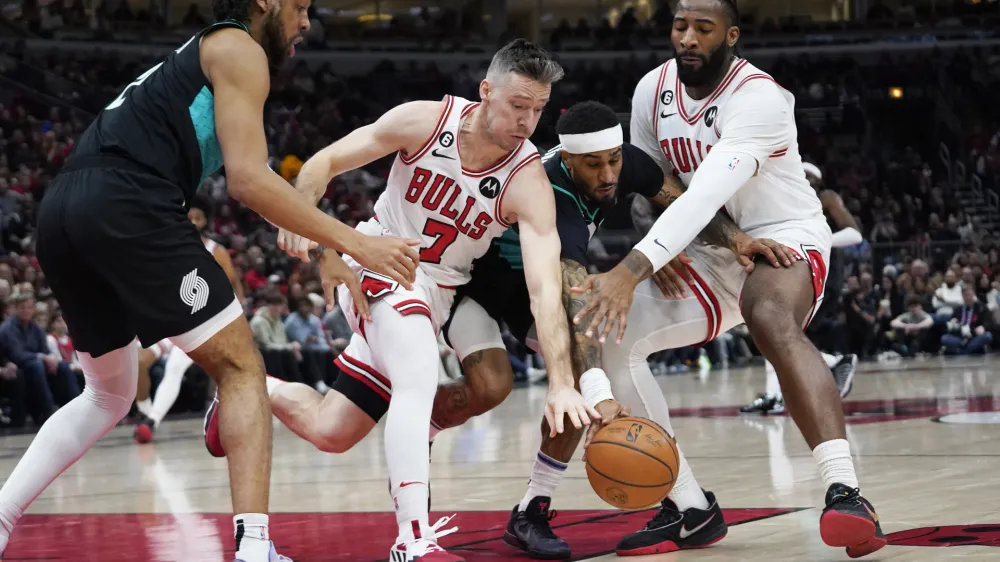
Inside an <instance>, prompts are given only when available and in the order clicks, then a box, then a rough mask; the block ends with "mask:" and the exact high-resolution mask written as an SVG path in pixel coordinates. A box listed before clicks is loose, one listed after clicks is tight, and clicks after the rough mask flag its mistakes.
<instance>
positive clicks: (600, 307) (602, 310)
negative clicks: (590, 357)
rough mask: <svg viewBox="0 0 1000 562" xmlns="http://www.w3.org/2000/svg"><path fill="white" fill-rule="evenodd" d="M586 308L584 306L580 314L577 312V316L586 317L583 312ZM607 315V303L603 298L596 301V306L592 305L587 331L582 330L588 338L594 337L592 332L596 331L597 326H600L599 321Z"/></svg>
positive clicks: (592, 298)
mask: <svg viewBox="0 0 1000 562" xmlns="http://www.w3.org/2000/svg"><path fill="white" fill-rule="evenodd" d="M590 300H591V301H593V300H594V297H591V299H590ZM586 310H587V308H586V307H584V309H583V310H581V311H580V314H578V315H577V316H578V317H579V316H583V317H586V314H585V312H586ZM607 315H608V308H607V303H605V302H604V301H603V300H602V301H599V302H598V303H597V306H596V307H594V312H593V313H592V314H591V315H590V324H588V325H587V331H586V332H584V333H585V334H586V336H587V337H588V338H592V337H594V333H595V332H596V331H597V329H598V328H600V327H601V322H602V321H603V320H604V318H605V317H606V316H607Z"/></svg>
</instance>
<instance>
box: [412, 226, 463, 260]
mask: <svg viewBox="0 0 1000 562" xmlns="http://www.w3.org/2000/svg"><path fill="white" fill-rule="evenodd" d="M423 234H424V236H433V237H434V238H435V240H434V243H433V244H431V245H430V246H429V247H427V248H420V261H422V262H425V263H441V255H442V254H444V252H445V250H447V249H448V246H451V245H452V244H454V243H455V240H457V239H458V229H457V228H455V225H453V224H448V223H444V222H441V221H438V220H434V219H427V223H426V224H424V231H423Z"/></svg>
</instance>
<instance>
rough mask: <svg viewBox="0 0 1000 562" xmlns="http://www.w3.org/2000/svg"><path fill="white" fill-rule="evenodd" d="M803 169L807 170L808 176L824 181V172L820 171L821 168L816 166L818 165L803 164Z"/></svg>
mask: <svg viewBox="0 0 1000 562" xmlns="http://www.w3.org/2000/svg"><path fill="white" fill-rule="evenodd" d="M802 169H803V170H805V172H806V175H807V176H808V175H813V176H816V179H818V180H822V179H823V172H821V171H819V167H818V166H816V164H813V163H812V162H803V163H802Z"/></svg>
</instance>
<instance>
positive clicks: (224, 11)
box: [212, 0, 253, 22]
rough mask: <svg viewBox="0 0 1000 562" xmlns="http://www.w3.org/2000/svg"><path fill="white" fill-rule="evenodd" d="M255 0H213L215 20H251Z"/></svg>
mask: <svg viewBox="0 0 1000 562" xmlns="http://www.w3.org/2000/svg"><path fill="white" fill-rule="evenodd" d="M252 4H253V0H212V16H214V17H215V21H225V20H236V21H241V22H248V21H250V6H251V5H252Z"/></svg>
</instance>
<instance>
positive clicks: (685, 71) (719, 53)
mask: <svg viewBox="0 0 1000 562" xmlns="http://www.w3.org/2000/svg"><path fill="white" fill-rule="evenodd" d="M694 56H697V57H698V58H700V59H701V68H697V69H695V68H691V67H689V66H685V65H684V63H683V62H681V53H680V52H679V51H678V52H677V53H676V54H675V55H674V59H675V60H676V61H677V76H678V77H679V78H680V79H681V84H684V85H685V86H689V87H692V88H700V87H702V86H707V85H709V84H711V83H712V82H715V81H716V80H718V79H720V78H721V77H722V69H723V67H724V66H725V65H726V62H728V61H729V59H730V57H731V56H732V52H731V50H730V49H729V47H728V46H727V45H726V44H725V43H723V44H722V45H719V48H718V49H716V50H715V51H714V52H713V53H712V54H711V55H710V56H708V57H707V58H706V57H704V56H701V55H694Z"/></svg>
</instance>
